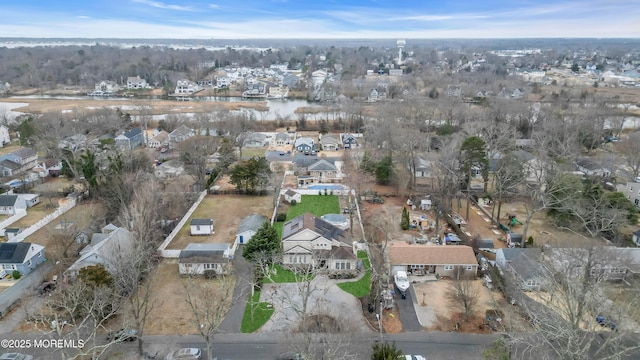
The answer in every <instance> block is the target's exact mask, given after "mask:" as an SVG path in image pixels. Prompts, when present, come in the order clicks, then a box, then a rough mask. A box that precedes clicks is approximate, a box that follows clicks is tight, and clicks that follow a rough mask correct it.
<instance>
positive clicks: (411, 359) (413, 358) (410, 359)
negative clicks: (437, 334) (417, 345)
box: [398, 355, 427, 360]
mask: <svg viewBox="0 0 640 360" xmlns="http://www.w3.org/2000/svg"><path fill="white" fill-rule="evenodd" d="M398 360H427V358H425V357H424V356H422V355H402V356H400V359H398Z"/></svg>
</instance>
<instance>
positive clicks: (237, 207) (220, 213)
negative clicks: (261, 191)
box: [167, 195, 273, 249]
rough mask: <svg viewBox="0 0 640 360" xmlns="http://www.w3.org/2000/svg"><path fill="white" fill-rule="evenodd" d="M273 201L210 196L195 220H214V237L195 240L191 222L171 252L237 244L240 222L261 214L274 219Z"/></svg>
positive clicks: (195, 214)
mask: <svg viewBox="0 0 640 360" xmlns="http://www.w3.org/2000/svg"><path fill="white" fill-rule="evenodd" d="M272 212H273V198H272V196H270V195H267V196H246V195H207V197H205V199H204V200H203V201H202V203H201V204H200V206H198V208H197V209H196V211H195V212H194V213H193V215H192V216H191V218H192V219H194V218H204V219H213V230H214V234H213V235H210V236H202V235H200V236H191V235H190V234H189V232H190V231H189V230H190V226H189V221H187V222H186V223H185V225H184V226H183V227H182V229H181V230H180V232H179V233H178V235H177V236H176V238H175V239H174V240H173V241H172V242H171V243H170V244H169V246H168V247H167V249H183V248H184V247H186V246H187V244H189V243H218V244H220V243H229V244H231V243H233V241H234V240H235V236H236V232H237V230H238V226H239V225H240V221H242V219H243V218H245V217H246V216H248V215H251V214H260V215H264V216H266V217H267V218H271V214H272Z"/></svg>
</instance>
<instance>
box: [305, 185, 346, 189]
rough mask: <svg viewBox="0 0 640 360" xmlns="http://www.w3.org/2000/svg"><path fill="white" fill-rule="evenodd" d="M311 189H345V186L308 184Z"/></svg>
mask: <svg viewBox="0 0 640 360" xmlns="http://www.w3.org/2000/svg"><path fill="white" fill-rule="evenodd" d="M307 189H309V190H325V189H326V190H344V189H345V187H344V186H343V185H339V184H315V185H309V186H307Z"/></svg>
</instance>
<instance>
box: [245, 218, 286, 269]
mask: <svg viewBox="0 0 640 360" xmlns="http://www.w3.org/2000/svg"><path fill="white" fill-rule="evenodd" d="M279 253H280V236H279V235H278V232H277V231H276V229H275V228H274V227H273V226H271V224H270V223H269V222H268V221H265V223H264V224H262V226H261V227H260V229H258V231H257V232H256V234H255V235H253V237H252V238H251V241H249V242H248V243H247V244H246V245H245V246H244V248H243V249H242V256H244V258H245V259H247V260H248V261H255V260H256V259H257V258H258V257H259V256H263V255H264V256H267V257H268V259H269V258H271V259H272V258H273V255H277V254H279Z"/></svg>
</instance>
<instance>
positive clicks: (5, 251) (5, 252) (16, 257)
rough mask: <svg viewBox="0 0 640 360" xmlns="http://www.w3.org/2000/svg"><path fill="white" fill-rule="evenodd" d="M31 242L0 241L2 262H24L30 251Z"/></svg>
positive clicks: (0, 261) (0, 260) (0, 258)
mask: <svg viewBox="0 0 640 360" xmlns="http://www.w3.org/2000/svg"><path fill="white" fill-rule="evenodd" d="M30 247H31V243H28V242H18V243H0V263H2V264H22V263H23V262H24V260H25V256H27V253H28V252H29V248H30Z"/></svg>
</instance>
